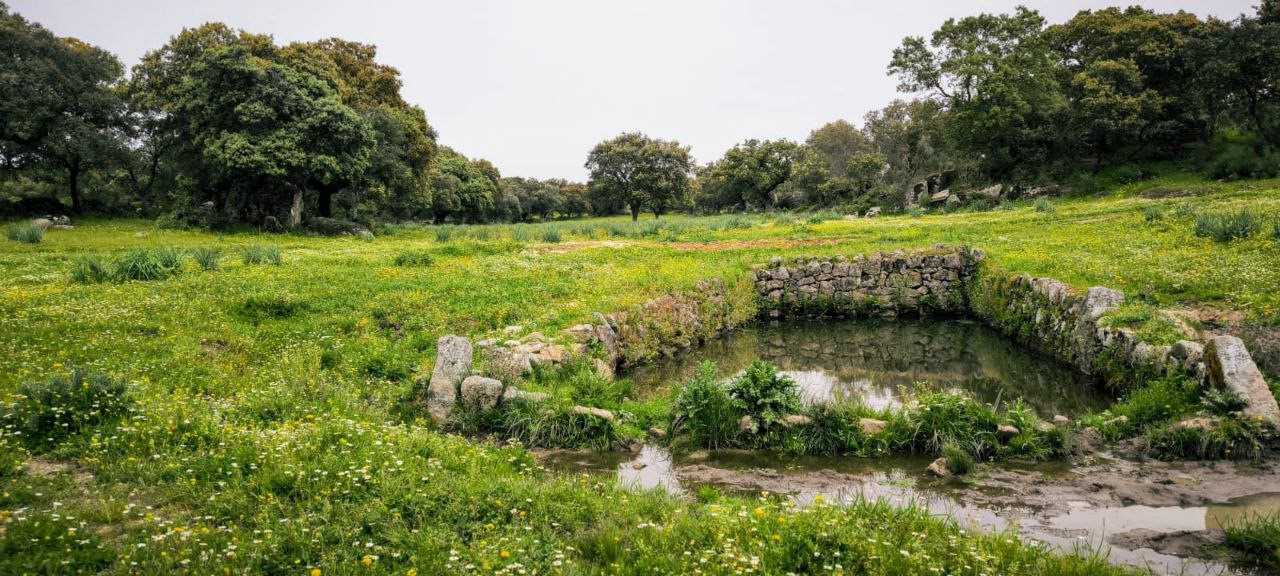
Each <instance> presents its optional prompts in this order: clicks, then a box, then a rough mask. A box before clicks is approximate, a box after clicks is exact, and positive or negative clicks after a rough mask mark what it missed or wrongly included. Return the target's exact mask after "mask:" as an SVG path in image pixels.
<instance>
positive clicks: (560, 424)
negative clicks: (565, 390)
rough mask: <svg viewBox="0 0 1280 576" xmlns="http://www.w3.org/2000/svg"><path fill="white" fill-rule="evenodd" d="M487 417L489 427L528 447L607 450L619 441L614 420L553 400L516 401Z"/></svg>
mask: <svg viewBox="0 0 1280 576" xmlns="http://www.w3.org/2000/svg"><path fill="white" fill-rule="evenodd" d="M466 411H467V410H465V409H464V410H463V412H466ZM459 418H464V419H465V418H466V416H465V414H464V415H460V416H459ZM483 418H485V419H487V420H488V421H487V422H485V423H484V426H485V428H486V429H487V430H490V431H493V432H496V433H497V434H498V435H499V436H500V437H501V438H503V439H507V438H515V439H517V440H519V441H520V442H521V443H522V444H524V445H525V446H526V447H528V448H568V449H576V448H594V449H599V450H607V449H610V448H613V447H614V446H615V445H617V444H618V443H619V440H618V435H617V432H616V431H615V430H614V427H613V423H612V422H609V421H608V420H605V419H603V418H599V417H596V416H593V415H590V414H576V413H574V412H572V411H571V410H569V409H568V408H566V407H564V406H560V405H557V404H555V403H552V402H530V401H527V400H515V401H512V402H510V403H507V404H506V405H505V406H504V407H503V409H501V410H491V411H489V412H488V415H486V416H484V417H483Z"/></svg>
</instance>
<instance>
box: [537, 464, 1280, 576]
mask: <svg viewBox="0 0 1280 576" xmlns="http://www.w3.org/2000/svg"><path fill="white" fill-rule="evenodd" d="M540 460H541V461H542V463H543V465H544V466H545V467H547V468H548V469H551V470H555V471H562V472H568V473H582V472H594V473H599V474H612V475H614V476H616V478H617V479H618V482H619V484H620V485H622V486H623V487H626V488H628V489H633V490H655V489H657V490H665V491H667V492H669V493H672V494H675V495H681V496H688V495H690V494H692V493H695V492H696V491H697V490H698V489H699V488H700V487H703V486H708V487H714V488H716V489H719V490H721V491H722V492H724V493H737V494H742V495H747V496H753V495H757V494H759V493H760V492H762V491H768V492H771V493H776V494H785V495H788V496H790V497H791V498H793V499H794V500H795V501H796V502H797V503H799V504H802V505H806V504H810V503H812V502H813V501H814V499H815V498H816V497H817V496H818V495H822V497H823V498H824V499H825V500H827V501H829V502H837V503H848V502H852V501H855V500H856V499H859V498H871V499H878V500H882V501H886V502H890V503H893V504H897V505H902V506H906V505H908V504H914V505H916V506H921V507H924V508H926V509H928V510H929V511H930V513H932V514H934V515H936V516H940V517H946V518H950V519H952V520H953V521H955V522H957V523H959V524H960V525H961V526H965V527H968V528H973V529H987V530H1002V529H1006V528H1010V527H1015V528H1017V529H1018V531H1019V533H1020V534H1021V535H1022V537H1023V538H1024V539H1026V540H1028V541H1035V542H1042V543H1044V544H1047V545H1049V546H1051V547H1054V548H1056V549H1058V550H1062V551H1072V550H1075V549H1077V548H1079V547H1084V548H1085V549H1088V550H1096V551H1099V552H1101V553H1103V554H1106V555H1107V556H1108V558H1109V559H1110V560H1111V561H1112V562H1115V563H1122V564H1129V565H1134V566H1141V567H1145V568H1149V569H1151V570H1152V571H1153V572H1154V573H1156V574H1186V575H1196V574H1250V572H1248V571H1242V570H1240V569H1237V568H1233V567H1231V566H1228V565H1227V564H1225V563H1223V562H1222V561H1220V560H1215V559H1212V558H1202V557H1197V556H1206V555H1208V554H1209V553H1210V552H1209V550H1212V549H1213V548H1215V547H1217V546H1218V545H1220V542H1221V530H1222V527H1223V526H1225V525H1228V524H1229V523H1231V522H1234V521H1238V520H1239V519H1242V518H1244V517H1246V516H1248V515H1251V514H1275V513H1277V512H1280V492H1274V491H1271V492H1258V493H1253V494H1249V495H1245V496H1240V497H1233V498H1224V499H1223V500H1222V501H1220V502H1210V503H1206V504H1204V505H1195V506H1182V505H1177V506H1170V505H1158V504H1151V503H1136V504H1130V505H1110V504H1111V503H1113V502H1114V501H1115V499H1116V498H1115V493H1118V492H1121V491H1119V490H1111V492H1112V493H1111V494H1108V493H1106V492H1107V491H1108V490H1109V488H1111V486H1110V485H1109V484H1108V482H1112V481H1116V479H1117V478H1118V479H1120V481H1123V479H1125V478H1128V479H1130V481H1132V482H1137V483H1148V482H1150V483H1155V484H1159V485H1178V484H1179V483H1178V480H1179V479H1181V478H1187V477H1188V474H1191V475H1193V476H1196V477H1198V478H1202V479H1203V480H1204V481H1206V482H1212V483H1213V485H1214V486H1215V487H1216V490H1222V489H1224V488H1225V487H1226V486H1227V485H1228V484H1231V480H1230V479H1232V478H1247V480H1245V481H1243V482H1241V483H1239V485H1238V486H1236V487H1235V489H1236V490H1253V489H1257V487H1259V486H1272V487H1280V470H1277V469H1276V468H1275V467H1270V468H1267V469H1264V470H1262V471H1261V472H1260V474H1261V476H1258V475H1257V474H1250V473H1242V471H1241V470H1237V469H1235V468H1234V467H1229V466H1227V467H1224V466H1217V465H1213V464H1205V465H1199V464H1191V465H1165V464H1148V463H1134V462H1129V461H1121V460H1112V461H1109V462H1107V463H1106V464H1104V465H1102V466H1101V467H1097V468H1088V467H1083V466H1082V467H1080V468H1075V469H1073V468H1072V467H1071V465H1070V464H1068V463H1063V462H1055V463H1045V464H1037V465H1025V466H1003V467H1001V468H1000V469H999V470H998V471H993V472H992V474H991V476H990V477H986V478H984V477H981V476H979V477H974V478H971V479H970V481H968V482H959V481H954V480H953V481H947V480H939V479H935V478H932V477H930V476H927V475H926V474H924V473H923V470H924V468H925V466H926V465H927V464H928V462H929V459H928V458H920V457H912V456H894V457H888V458H877V459H860V458H851V457H811V456H802V457H791V456H783V455H778V454H770V453H758V452H750V451H735V450H731V451H716V452H711V453H710V454H709V455H708V456H707V457H706V458H698V459H692V460H691V459H689V458H688V457H675V458H673V457H672V455H671V454H670V453H668V452H667V451H666V450H665V449H663V448H660V447H656V446H645V447H644V448H643V449H642V450H641V452H640V453H638V454H633V453H620V452H598V453H584V452H551V453H544V454H541V455H540ZM1188 466H1191V467H1190V468H1189V467H1188ZM1197 466H1204V469H1199V468H1196V467H1197ZM1139 470H1141V471H1142V472H1141V473H1140V472H1139ZM1144 476H1145V477H1144ZM1139 477H1141V478H1139ZM1182 488H1185V491H1184V492H1179V493H1178V494H1176V495H1173V496H1170V495H1169V494H1167V493H1163V492H1152V494H1153V496H1152V498H1151V500H1150V502H1159V501H1160V500H1161V498H1163V499H1166V500H1167V499H1168V498H1171V497H1172V498H1176V499H1182V500H1187V499H1195V498H1196V497H1195V496H1188V495H1189V494H1195V493H1196V490H1200V491H1202V492H1215V490H1214V489H1210V488H1209V487H1208V486H1204V485H1196V486H1190V487H1182ZM1215 495H1216V492H1215ZM1129 497H1130V496H1128V495H1125V496H1123V497H1122V498H1121V499H1128V498H1129Z"/></svg>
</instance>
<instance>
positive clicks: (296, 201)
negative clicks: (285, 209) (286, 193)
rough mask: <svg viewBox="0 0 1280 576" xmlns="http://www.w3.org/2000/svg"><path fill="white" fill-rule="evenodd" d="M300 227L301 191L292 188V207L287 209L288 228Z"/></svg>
mask: <svg viewBox="0 0 1280 576" xmlns="http://www.w3.org/2000/svg"><path fill="white" fill-rule="evenodd" d="M301 225H302V189H301V188H297V187H294V188H293V206H290V207H289V227H290V228H297V227H298V226H301Z"/></svg>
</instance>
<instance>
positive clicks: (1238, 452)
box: [1146, 418, 1273, 460]
mask: <svg viewBox="0 0 1280 576" xmlns="http://www.w3.org/2000/svg"><path fill="white" fill-rule="evenodd" d="M1272 435H1273V434H1272V433H1271V432H1269V431H1267V430H1265V429H1263V428H1262V426H1261V425H1259V424H1258V423H1257V422H1255V421H1249V420H1242V419H1236V418H1220V419H1216V420H1214V421H1213V424H1212V425H1211V426H1209V427H1197V426H1177V425H1173V424H1168V425H1164V426H1161V427H1158V428H1153V429H1152V430H1150V431H1148V432H1147V435H1146V436H1147V449H1148V451H1150V452H1151V454H1152V455H1153V456H1155V457H1156V458H1160V459H1164V460H1183V459H1201V460H1220V459H1232V460H1259V459H1261V458H1262V457H1263V456H1265V455H1267V454H1268V453H1269V452H1270V450H1269V448H1268V444H1269V443H1270V442H1271V436H1272Z"/></svg>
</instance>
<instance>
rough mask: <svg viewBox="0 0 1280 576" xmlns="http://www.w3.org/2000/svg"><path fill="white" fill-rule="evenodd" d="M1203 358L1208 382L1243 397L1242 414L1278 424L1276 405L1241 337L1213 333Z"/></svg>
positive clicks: (1279, 415) (1278, 409)
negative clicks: (1215, 335) (1216, 335)
mask: <svg viewBox="0 0 1280 576" xmlns="http://www.w3.org/2000/svg"><path fill="white" fill-rule="evenodd" d="M1204 359H1205V367H1206V369H1207V371H1208V375H1209V384H1210V385H1212V386H1214V387H1216V388H1226V389H1227V390H1230V391H1232V392H1235V394H1236V395H1237V396H1239V397H1240V399H1241V400H1244V401H1245V408H1244V410H1242V413H1243V414H1244V415H1245V416H1246V417H1249V418H1257V419H1259V420H1261V421H1263V422H1265V423H1267V424H1270V425H1271V426H1273V427H1280V406H1277V405H1276V399H1275V396H1273V395H1272V394H1271V389H1269V388H1267V382H1266V380H1264V379H1263V378H1262V372H1261V371H1260V370H1258V366H1257V365H1255V364H1254V363H1253V357H1251V356H1250V355H1249V350H1247V349H1246V348H1245V347H1244V342H1243V341H1241V340H1240V339H1239V338H1236V337H1235V336H1218V337H1215V338H1213V339H1212V340H1209V344H1208V345H1207V346H1205V348H1204Z"/></svg>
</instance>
